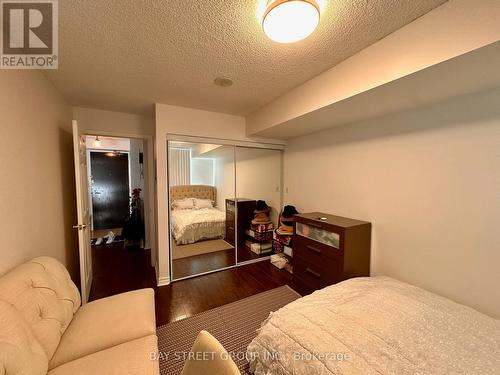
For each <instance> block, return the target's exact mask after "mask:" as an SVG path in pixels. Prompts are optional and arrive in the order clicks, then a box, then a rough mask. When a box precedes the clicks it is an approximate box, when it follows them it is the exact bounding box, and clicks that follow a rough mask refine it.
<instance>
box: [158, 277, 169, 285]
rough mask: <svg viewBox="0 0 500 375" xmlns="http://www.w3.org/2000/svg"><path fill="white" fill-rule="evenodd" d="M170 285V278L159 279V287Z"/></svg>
mask: <svg viewBox="0 0 500 375" xmlns="http://www.w3.org/2000/svg"><path fill="white" fill-rule="evenodd" d="M169 284H170V277H160V278H158V286H164V285H169Z"/></svg>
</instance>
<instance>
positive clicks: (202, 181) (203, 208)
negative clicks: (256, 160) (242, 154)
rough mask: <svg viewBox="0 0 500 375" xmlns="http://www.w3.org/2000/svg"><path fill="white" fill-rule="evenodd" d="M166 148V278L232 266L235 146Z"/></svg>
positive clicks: (179, 145)
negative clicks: (167, 198) (167, 208)
mask: <svg viewBox="0 0 500 375" xmlns="http://www.w3.org/2000/svg"><path fill="white" fill-rule="evenodd" d="M167 147H168V153H167V155H168V185H169V205H170V212H169V223H170V261H171V270H172V278H173V279H174V280H178V279H182V278H185V277H190V276H194V275H198V274H202V273H206V272H211V271H215V270H219V269H224V268H227V267H231V266H234V265H235V264H236V251H235V233H236V228H235V222H236V213H235V212H234V210H231V202H234V197H235V163H234V155H235V147H234V146H232V145H221V144H209V143H196V142H179V141H168V146H167ZM231 215H233V216H231ZM228 218H229V219H230V221H228ZM231 220H232V221H231Z"/></svg>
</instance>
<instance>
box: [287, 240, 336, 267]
mask: <svg viewBox="0 0 500 375" xmlns="http://www.w3.org/2000/svg"><path fill="white" fill-rule="evenodd" d="M293 250H294V252H295V253H296V254H298V255H299V256H302V257H303V258H306V259H308V260H309V261H310V262H312V263H323V262H325V261H328V259H339V258H340V260H342V250H339V249H336V248H334V247H331V246H327V245H324V244H322V243H320V242H317V241H313V240H310V239H308V238H305V237H302V236H299V235H295V236H294V238H293ZM325 258H327V259H325Z"/></svg>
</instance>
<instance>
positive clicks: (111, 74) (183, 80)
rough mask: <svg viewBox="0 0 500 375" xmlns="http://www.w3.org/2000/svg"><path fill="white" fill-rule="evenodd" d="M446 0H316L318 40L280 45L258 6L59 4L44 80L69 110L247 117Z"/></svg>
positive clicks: (248, 0)
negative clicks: (169, 110) (174, 109)
mask: <svg viewBox="0 0 500 375" xmlns="http://www.w3.org/2000/svg"><path fill="white" fill-rule="evenodd" d="M445 1H446V0H323V2H324V3H325V4H324V8H323V13H322V18H321V23H320V26H319V27H318V29H317V30H316V31H315V33H314V34H313V35H312V36H310V37H309V38H307V39H305V40H303V41H300V42H298V43H295V44H289V45H283V44H277V43H274V42H272V41H270V40H269V39H267V37H266V36H265V35H264V33H263V32H262V29H261V27H260V24H259V20H258V16H257V14H258V11H259V10H261V9H262V2H265V0H169V1H166V0H64V1H60V2H59V55H60V58H59V70H57V71H48V72H47V74H48V76H49V78H50V79H51V80H52V81H53V82H54V84H55V85H56V87H58V88H59V90H60V91H61V92H62V93H63V95H64V96H65V97H66V98H67V100H68V101H69V102H70V103H71V104H72V105H76V106H83V107H94V108H101V109H108V110H117V111H123V112H135V113H148V112H150V111H152V108H153V105H152V104H153V103H155V102H159V103H166V104H174V105H181V106H186V107H193V108H201V109H207V110H212V111H217V112H225V113H232V114H239V115H245V114H248V113H250V112H252V111H254V110H256V109H257V108H259V107H260V106H262V105H264V104H266V103H268V102H270V101H271V100H273V99H274V98H276V97H278V96H280V95H282V94H284V93H286V92H287V91H288V90H290V89H292V88H294V87H295V86H297V85H299V84H301V83H303V82H305V81H307V80H308V79H310V78H312V77H314V76H316V75H318V74H320V73H321V72H323V71H325V70H327V69H329V68H331V67H332V66H334V65H336V64H338V63H339V62H340V61H342V60H344V59H346V58H348V57H349V56H351V55H353V54H355V53H356V52H358V51H360V50H361V49H363V48H365V47H367V46H369V45H371V44H373V43H374V42H376V41H377V40H379V39H381V38H383V37H384V36H386V35H388V34H390V33H391V32H394V31H395V30H397V29H398V28H400V27H402V26H404V25H405V24H407V23H409V22H411V21H413V20H414V19H415V18H418V17H420V16H422V15H423V14H425V13H427V12H429V11H430V10H432V9H433V8H435V7H436V6H438V5H440V4H442V3H444V2H445ZM217 76H227V77H230V78H232V79H233V80H234V85H233V86H231V87H229V88H222V87H218V86H215V85H214V84H213V80H214V78H215V77H217Z"/></svg>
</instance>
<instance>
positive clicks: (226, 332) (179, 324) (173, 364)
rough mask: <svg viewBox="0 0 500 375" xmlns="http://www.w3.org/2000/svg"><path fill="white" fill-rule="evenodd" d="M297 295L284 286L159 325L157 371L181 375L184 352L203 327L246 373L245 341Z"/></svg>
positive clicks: (246, 342)
mask: <svg viewBox="0 0 500 375" xmlns="http://www.w3.org/2000/svg"><path fill="white" fill-rule="evenodd" d="M297 298H300V295H299V294H298V293H297V292H295V291H294V290H293V289H291V288H290V287H288V286H286V285H285V286H282V287H279V288H276V289H272V290H269V291H267V292H263V293H259V294H256V295H254V296H251V297H248V298H244V299H241V300H239V301H236V302H233V303H229V304H227V305H224V306H220V307H216V308H215V309H212V310H208V311H204V312H202V313H200V314H196V315H193V316H192V317H189V318H186V319H182V320H178V321H176V322H172V323H169V324H166V325H164V326H161V327H158V329H157V335H158V349H159V351H160V373H161V374H162V375H177V374H180V373H181V371H182V368H183V366H184V359H183V355H184V353H189V350H190V349H191V347H192V345H193V342H194V340H195V338H196V336H197V335H198V333H199V332H200V331H201V330H203V329H204V330H206V331H208V332H210V333H211V334H212V335H213V336H214V337H215V338H217V340H219V341H220V343H221V344H222V345H223V346H224V348H226V350H227V351H228V352H229V353H234V354H235V357H234V359H235V363H236V365H237V366H238V368H239V369H240V372H241V373H242V374H248V363H247V361H246V360H245V357H244V355H245V352H246V349H247V346H248V344H250V342H251V341H252V340H253V339H254V337H255V336H256V335H257V329H259V328H260V325H261V323H262V322H263V321H264V320H266V318H267V317H268V316H269V313H270V312H271V311H276V310H278V309H280V308H281V307H283V306H285V305H286V304H288V303H290V302H292V301H294V300H296V299H297Z"/></svg>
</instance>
